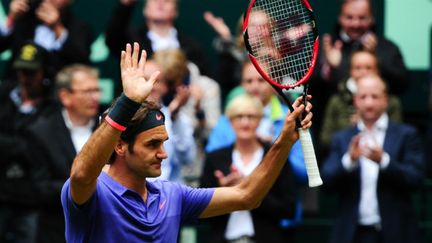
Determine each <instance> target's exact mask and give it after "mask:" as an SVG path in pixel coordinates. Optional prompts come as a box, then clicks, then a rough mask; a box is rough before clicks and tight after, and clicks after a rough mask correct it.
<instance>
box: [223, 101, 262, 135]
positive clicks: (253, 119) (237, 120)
mask: <svg viewBox="0 0 432 243" xmlns="http://www.w3.org/2000/svg"><path fill="white" fill-rule="evenodd" d="M262 109H263V107H262V104H261V101H259V99H257V98H256V97H253V96H249V95H240V96H237V97H236V98H234V99H233V100H232V101H231V102H230V103H229V105H228V106H227V110H226V114H227V116H228V118H229V119H230V121H231V125H232V127H233V129H234V132H235V134H236V139H237V140H241V141H252V140H255V139H257V137H258V135H257V132H256V130H257V128H258V126H259V124H260V121H261V118H262V115H263V111H262Z"/></svg>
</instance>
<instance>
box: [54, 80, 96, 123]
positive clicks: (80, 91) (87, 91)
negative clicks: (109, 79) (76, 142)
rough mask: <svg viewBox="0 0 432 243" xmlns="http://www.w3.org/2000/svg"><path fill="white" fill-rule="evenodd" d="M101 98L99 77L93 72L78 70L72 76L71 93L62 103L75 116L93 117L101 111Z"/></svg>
mask: <svg viewBox="0 0 432 243" xmlns="http://www.w3.org/2000/svg"><path fill="white" fill-rule="evenodd" d="M100 98H101V90H100V88H99V80H98V77H97V76H95V75H94V74H92V73H88V72H84V71H77V72H75V73H74V74H73V76H72V83H71V89H70V91H69V94H68V95H67V96H66V99H64V101H63V102H62V103H63V105H64V106H65V107H66V108H67V109H68V111H69V112H70V113H74V114H75V116H79V117H81V118H86V119H92V118H94V117H95V116H96V115H97V114H98V112H99V102H100Z"/></svg>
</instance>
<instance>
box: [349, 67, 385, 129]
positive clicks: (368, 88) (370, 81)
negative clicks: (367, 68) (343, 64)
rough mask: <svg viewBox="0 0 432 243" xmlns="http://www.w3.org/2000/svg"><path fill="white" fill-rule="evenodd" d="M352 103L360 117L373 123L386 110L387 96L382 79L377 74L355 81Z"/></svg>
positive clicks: (366, 121)
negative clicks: (355, 88) (355, 87)
mask: <svg viewBox="0 0 432 243" xmlns="http://www.w3.org/2000/svg"><path fill="white" fill-rule="evenodd" d="M357 89H358V90H357V93H356V95H355V96H354V104H355V106H356V108H357V111H358V114H359V115H360V117H361V119H362V120H363V121H364V122H365V123H366V124H368V123H375V122H376V121H377V120H378V119H379V118H380V116H381V115H382V114H383V113H384V112H385V111H386V110H387V105H388V96H387V90H386V86H385V84H384V81H382V79H381V78H380V77H379V76H377V75H367V76H365V77H363V78H360V79H359V80H358V81H357Z"/></svg>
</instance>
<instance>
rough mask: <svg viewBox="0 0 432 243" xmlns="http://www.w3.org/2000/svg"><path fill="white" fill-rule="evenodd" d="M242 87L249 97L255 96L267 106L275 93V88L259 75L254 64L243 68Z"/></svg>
mask: <svg viewBox="0 0 432 243" xmlns="http://www.w3.org/2000/svg"><path fill="white" fill-rule="evenodd" d="M241 85H242V86H243V88H244V89H245V90H246V93H248V94H249V95H252V96H255V97H257V98H258V99H260V100H261V102H262V103H263V104H264V105H266V104H267V103H268V101H269V100H270V98H271V96H272V95H273V94H274V93H273V88H272V87H271V86H270V85H269V84H268V83H267V82H266V81H265V79H264V78H263V77H262V76H261V74H259V72H258V71H257V70H256V69H255V67H254V65H253V64H252V63H247V64H245V66H244V67H243V72H242V82H241Z"/></svg>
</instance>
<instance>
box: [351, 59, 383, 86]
mask: <svg viewBox="0 0 432 243" xmlns="http://www.w3.org/2000/svg"><path fill="white" fill-rule="evenodd" d="M350 74H351V77H352V78H353V79H354V80H358V79H360V78H361V77H364V76H366V75H368V74H378V63H377V60H376V58H375V56H373V55H372V54H370V53H367V52H358V53H356V54H354V55H353V56H352V58H351V69H350Z"/></svg>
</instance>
